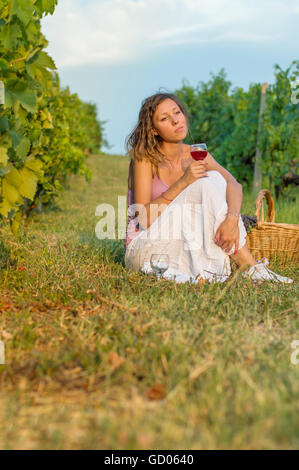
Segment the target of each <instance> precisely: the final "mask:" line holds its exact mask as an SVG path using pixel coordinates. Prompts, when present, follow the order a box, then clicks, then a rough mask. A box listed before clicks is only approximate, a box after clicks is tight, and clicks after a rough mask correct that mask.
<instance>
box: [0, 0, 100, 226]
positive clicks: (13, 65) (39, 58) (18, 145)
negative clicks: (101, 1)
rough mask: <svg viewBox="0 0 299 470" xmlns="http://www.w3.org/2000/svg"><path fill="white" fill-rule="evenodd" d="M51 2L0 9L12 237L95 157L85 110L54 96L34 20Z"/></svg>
mask: <svg viewBox="0 0 299 470" xmlns="http://www.w3.org/2000/svg"><path fill="white" fill-rule="evenodd" d="M56 4H57V0H30V1H27V2H23V1H21V0H11V1H7V0H4V1H3V0H2V1H1V2H0V57H1V59H0V80H1V81H2V82H3V83H4V86H5V103H4V105H0V111H1V114H0V218H2V219H3V218H4V219H5V220H9V221H10V225H11V229H12V230H13V232H14V233H17V231H18V226H19V222H20V220H21V214H22V213H26V214H27V215H28V214H29V213H30V211H31V210H32V209H33V207H35V206H36V205H37V204H38V203H39V202H42V203H43V204H47V203H50V202H51V201H52V200H53V198H54V197H56V196H57V195H58V193H59V191H61V190H63V189H64V186H65V183H66V178H67V176H68V175H70V174H80V175H83V176H85V178H86V180H90V179H91V172H90V170H89V169H88V168H87V166H86V164H85V160H86V158H87V155H88V154H89V153H90V152H96V151H99V150H100V146H101V143H102V142H103V139H102V126H101V124H102V123H101V122H98V121H97V109H96V106H95V105H94V104H92V103H83V102H82V101H81V100H80V99H79V97H78V96H77V95H76V94H71V93H70V90H69V89H68V88H66V89H61V87H60V83H59V77H58V74H57V73H56V72H55V69H56V66H55V63H54V61H53V59H52V58H51V57H50V56H49V55H48V54H47V52H46V51H45V50H44V49H45V48H46V47H47V45H48V41H47V40H46V39H45V37H44V36H43V34H42V33H41V25H40V19H41V18H42V17H43V15H46V14H48V13H50V14H53V12H54V9H55V6H56Z"/></svg>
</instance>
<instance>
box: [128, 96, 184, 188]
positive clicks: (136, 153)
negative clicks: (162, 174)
mask: <svg viewBox="0 0 299 470" xmlns="http://www.w3.org/2000/svg"><path fill="white" fill-rule="evenodd" d="M167 98H170V99H171V100H173V101H174V102H175V103H176V104H177V105H178V107H179V108H180V110H181V111H182V113H183V114H184V115H185V117H186V121H187V126H188V128H189V120H190V119H189V116H188V113H187V111H186V109H185V107H184V105H183V103H182V102H181V101H180V100H179V99H178V97H177V96H175V95H173V94H172V93H156V94H154V95H152V96H149V97H148V98H146V99H145V100H143V102H142V105H141V108H140V111H139V116H138V123H137V125H136V127H135V128H134V129H133V131H132V132H131V133H130V134H129V135H128V137H127V138H126V148H127V151H128V153H129V155H130V156H131V161H130V169H129V179H128V183H129V188H130V189H131V188H132V187H133V175H132V173H133V171H132V169H133V168H132V163H133V160H139V161H140V160H144V159H145V160H149V161H150V162H151V168H152V178H154V176H155V173H156V171H157V170H158V165H159V164H160V163H162V162H163V161H164V160H165V157H166V156H165V155H164V154H163V153H162V152H161V144H162V142H163V140H162V138H161V137H160V136H159V135H154V134H153V133H152V129H153V127H154V123H153V116H154V113H155V111H156V109H157V106H158V105H159V104H160V103H162V102H163V101H164V100H166V99H167Z"/></svg>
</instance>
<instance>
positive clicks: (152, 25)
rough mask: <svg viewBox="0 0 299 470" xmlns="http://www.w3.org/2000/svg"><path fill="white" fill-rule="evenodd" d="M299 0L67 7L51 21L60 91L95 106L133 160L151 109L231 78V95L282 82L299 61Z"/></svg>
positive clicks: (120, 150)
mask: <svg viewBox="0 0 299 470" xmlns="http://www.w3.org/2000/svg"><path fill="white" fill-rule="evenodd" d="M298 24H299V0H58V6H57V7H56V9H55V12H54V14H53V15H48V16H46V17H45V18H43V19H42V31H43V33H44V35H45V36H46V38H47V39H48V41H49V46H48V48H47V49H46V50H47V52H48V53H49V54H50V55H51V57H52V58H53V59H54V61H55V64H56V66H57V71H58V73H59V76H60V78H61V85H62V86H66V85H68V86H69V87H70V90H71V92H73V93H78V95H79V97H80V98H81V99H82V100H83V101H88V102H92V103H96V105H97V109H98V118H99V120H101V121H106V123H105V124H104V125H103V126H104V137H105V138H106V139H107V141H108V143H109V145H110V148H109V149H105V148H103V149H102V150H103V151H107V153H110V154H125V153H126V150H125V138H126V136H127V135H128V134H129V133H130V132H131V131H132V130H133V128H134V127H135V125H136V124H137V119H138V113H139V109H140V106H141V103H142V101H143V100H144V99H145V98H147V97H148V96H150V95H152V94H154V93H156V92H158V91H159V90H161V91H168V92H173V91H174V90H176V89H179V88H181V86H182V84H183V81H185V82H188V83H189V84H190V85H191V86H194V87H196V85H197V84H198V83H199V82H200V81H208V80H209V79H210V78H211V73H214V74H217V73H218V72H219V71H220V69H221V68H224V69H225V71H226V74H227V78H228V79H229V80H230V81H231V82H232V87H234V86H241V87H243V88H244V89H248V86H249V84H250V83H252V82H260V83H263V82H268V83H273V81H274V69H273V66H274V64H276V63H277V64H279V65H280V66H281V67H282V68H283V69H285V68H286V67H288V66H289V65H290V64H291V62H292V60H295V59H299V50H298V49H299V28H298Z"/></svg>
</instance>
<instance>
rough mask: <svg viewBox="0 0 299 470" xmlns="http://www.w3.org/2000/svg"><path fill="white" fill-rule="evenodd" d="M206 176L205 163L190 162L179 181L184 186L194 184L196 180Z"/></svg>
mask: <svg viewBox="0 0 299 470" xmlns="http://www.w3.org/2000/svg"><path fill="white" fill-rule="evenodd" d="M204 176H208V175H207V163H205V162H204V161H196V160H194V161H192V163H190V165H189V166H188V167H187V168H186V169H185V171H184V174H183V176H182V177H181V180H182V181H183V182H184V184H185V185H186V186H189V184H192V183H194V181H196V180H197V179H198V178H203V177H204Z"/></svg>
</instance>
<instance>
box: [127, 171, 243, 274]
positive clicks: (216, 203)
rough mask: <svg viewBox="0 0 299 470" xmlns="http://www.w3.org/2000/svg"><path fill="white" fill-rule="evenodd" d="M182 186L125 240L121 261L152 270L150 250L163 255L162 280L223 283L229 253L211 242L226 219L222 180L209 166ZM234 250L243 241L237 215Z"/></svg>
mask: <svg viewBox="0 0 299 470" xmlns="http://www.w3.org/2000/svg"><path fill="white" fill-rule="evenodd" d="M207 175H208V176H207V177H204V178H199V179H197V180H196V181H194V183H192V184H190V185H189V186H187V188H185V189H184V190H183V191H182V192H181V193H180V194H179V195H178V196H177V197H176V198H174V199H173V201H172V202H171V203H169V204H168V205H167V207H166V209H165V210H164V211H163V212H162V213H161V215H160V216H158V217H157V218H156V219H155V220H154V222H153V223H152V224H151V226H150V227H148V228H147V229H145V230H142V228H141V231H140V233H138V235H137V236H136V237H135V238H134V239H133V240H132V241H131V242H130V243H129V245H128V247H127V249H126V252H125V258H124V261H125V264H126V266H128V267H130V268H131V269H133V270H134V271H138V270H140V271H142V272H144V273H152V272H153V271H152V268H151V265H150V258H151V255H152V254H153V253H163V254H168V255H169V268H168V269H167V271H165V273H164V274H163V277H164V278H165V279H170V280H174V281H175V282H178V283H182V282H187V281H188V282H191V283H196V282H198V280H199V278H203V279H207V280H208V281H209V282H224V281H226V279H227V278H228V277H229V275H230V274H231V265H230V258H229V255H230V254H232V253H233V252H234V251H235V245H234V246H233V247H232V249H231V251H230V252H229V253H226V252H225V251H224V250H222V248H220V247H219V246H217V245H216V243H215V235H216V231H217V229H218V227H219V225H220V224H221V222H223V220H224V219H225V218H226V215H227V210H228V206H227V202H226V187H227V183H226V180H225V178H224V177H223V176H222V175H221V174H220V173H219V172H218V171H215V170H211V171H207ZM239 232H240V240H239V249H240V248H242V246H244V244H245V243H246V235H247V233H246V229H245V227H244V224H243V221H242V218H241V216H240V217H239Z"/></svg>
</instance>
